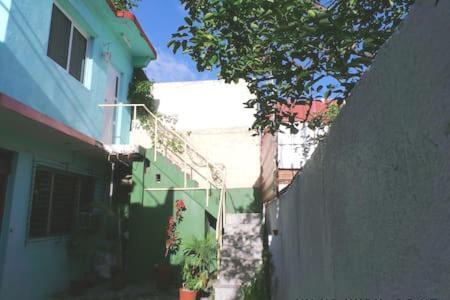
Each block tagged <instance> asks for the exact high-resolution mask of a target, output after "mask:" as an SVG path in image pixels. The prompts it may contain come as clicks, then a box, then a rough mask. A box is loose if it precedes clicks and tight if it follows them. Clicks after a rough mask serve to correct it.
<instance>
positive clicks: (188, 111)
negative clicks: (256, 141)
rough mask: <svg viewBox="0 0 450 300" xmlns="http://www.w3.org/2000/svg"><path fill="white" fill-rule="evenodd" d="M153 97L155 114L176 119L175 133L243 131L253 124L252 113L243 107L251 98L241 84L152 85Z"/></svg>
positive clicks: (191, 83) (199, 82) (216, 81)
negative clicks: (176, 131)
mask: <svg viewBox="0 0 450 300" xmlns="http://www.w3.org/2000/svg"><path fill="white" fill-rule="evenodd" d="M153 95H154V96H155V98H156V99H159V100H160V105H159V108H158V111H159V112H161V113H163V114H171V115H176V116H178V123H177V129H179V130H195V129H212V128H221V129H224V128H245V129H248V128H249V127H251V125H252V123H253V120H254V118H253V113H254V110H251V109H245V108H244V105H243V103H244V102H246V101H247V100H249V99H250V98H252V95H251V94H250V92H249V91H248V89H247V86H246V85H245V82H239V83H238V84H226V83H225V82H224V81H222V80H206V81H185V82H167V83H156V84H155V85H154V89H153Z"/></svg>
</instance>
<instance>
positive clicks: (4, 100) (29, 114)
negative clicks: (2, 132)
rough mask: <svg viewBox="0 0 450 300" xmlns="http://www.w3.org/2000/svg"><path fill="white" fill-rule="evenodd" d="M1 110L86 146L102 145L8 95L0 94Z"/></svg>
mask: <svg viewBox="0 0 450 300" xmlns="http://www.w3.org/2000/svg"><path fill="white" fill-rule="evenodd" d="M0 108H3V109H7V110H10V111H13V112H15V113H17V114H19V115H21V116H23V117H25V118H28V119H31V120H33V121H35V122H38V123H40V124H43V125H45V126H47V127H50V128H51V129H53V130H56V131H58V132H60V133H62V134H64V135H66V136H69V137H72V138H74V139H77V140H79V141H82V142H84V143H86V144H89V145H92V146H99V145H101V143H100V142H98V141H97V140H95V139H93V138H91V137H89V136H87V135H85V134H83V133H81V132H79V131H77V130H75V129H73V128H71V127H69V126H67V125H65V124H63V123H61V122H59V121H57V120H55V119H52V118H50V117H48V116H46V115H44V114H42V113H40V112H38V111H37V110H34V109H33V108H31V107H29V106H27V105H25V104H23V103H20V102H19V101H17V100H15V99H13V98H11V97H9V96H8V95H5V94H2V93H0Z"/></svg>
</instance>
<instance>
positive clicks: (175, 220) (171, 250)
mask: <svg viewBox="0 0 450 300" xmlns="http://www.w3.org/2000/svg"><path fill="white" fill-rule="evenodd" d="M185 210H186V205H185V204H184V201H183V200H177V201H176V202H175V217H173V216H170V217H169V220H168V225H167V230H166V234H167V238H166V252H165V254H164V257H167V255H169V254H175V253H177V251H178V249H179V248H180V243H181V239H180V237H179V236H178V235H177V226H178V224H180V222H181V221H183V212H184V211H185Z"/></svg>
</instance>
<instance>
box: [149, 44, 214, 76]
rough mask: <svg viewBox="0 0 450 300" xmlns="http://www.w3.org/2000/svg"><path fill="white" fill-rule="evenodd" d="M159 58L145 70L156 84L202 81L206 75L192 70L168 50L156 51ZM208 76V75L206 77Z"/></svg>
mask: <svg viewBox="0 0 450 300" xmlns="http://www.w3.org/2000/svg"><path fill="white" fill-rule="evenodd" d="M156 52H157V53H158V58H157V59H156V60H155V61H152V62H151V63H150V64H149V66H148V67H147V69H146V70H145V71H146V73H147V76H148V77H149V78H150V79H151V80H154V81H155V82H170V81H191V80H202V79H204V78H205V75H206V74H201V73H199V72H197V71H196V70H193V69H191V68H190V67H189V66H188V65H187V64H186V63H184V62H183V61H181V60H178V59H177V58H176V57H175V55H173V54H172V53H170V52H169V51H167V50H159V49H156ZM206 76H207V75H206Z"/></svg>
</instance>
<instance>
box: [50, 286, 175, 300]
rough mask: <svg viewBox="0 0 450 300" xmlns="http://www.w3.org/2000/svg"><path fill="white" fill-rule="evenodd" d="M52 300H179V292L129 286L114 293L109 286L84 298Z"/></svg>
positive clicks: (98, 287)
mask: <svg viewBox="0 0 450 300" xmlns="http://www.w3.org/2000/svg"><path fill="white" fill-rule="evenodd" d="M51 299H52V300H175V299H178V290H176V289H171V290H168V291H160V290H157V289H156V288H155V287H154V286H152V285H129V286H127V287H126V288H124V289H122V290H119V291H114V290H111V289H110V288H109V285H100V286H96V287H93V288H91V289H89V290H88V291H87V292H86V293H85V294H84V295H82V296H71V295H69V294H67V293H62V294H59V295H55V296H54V297H53V298H51Z"/></svg>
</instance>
